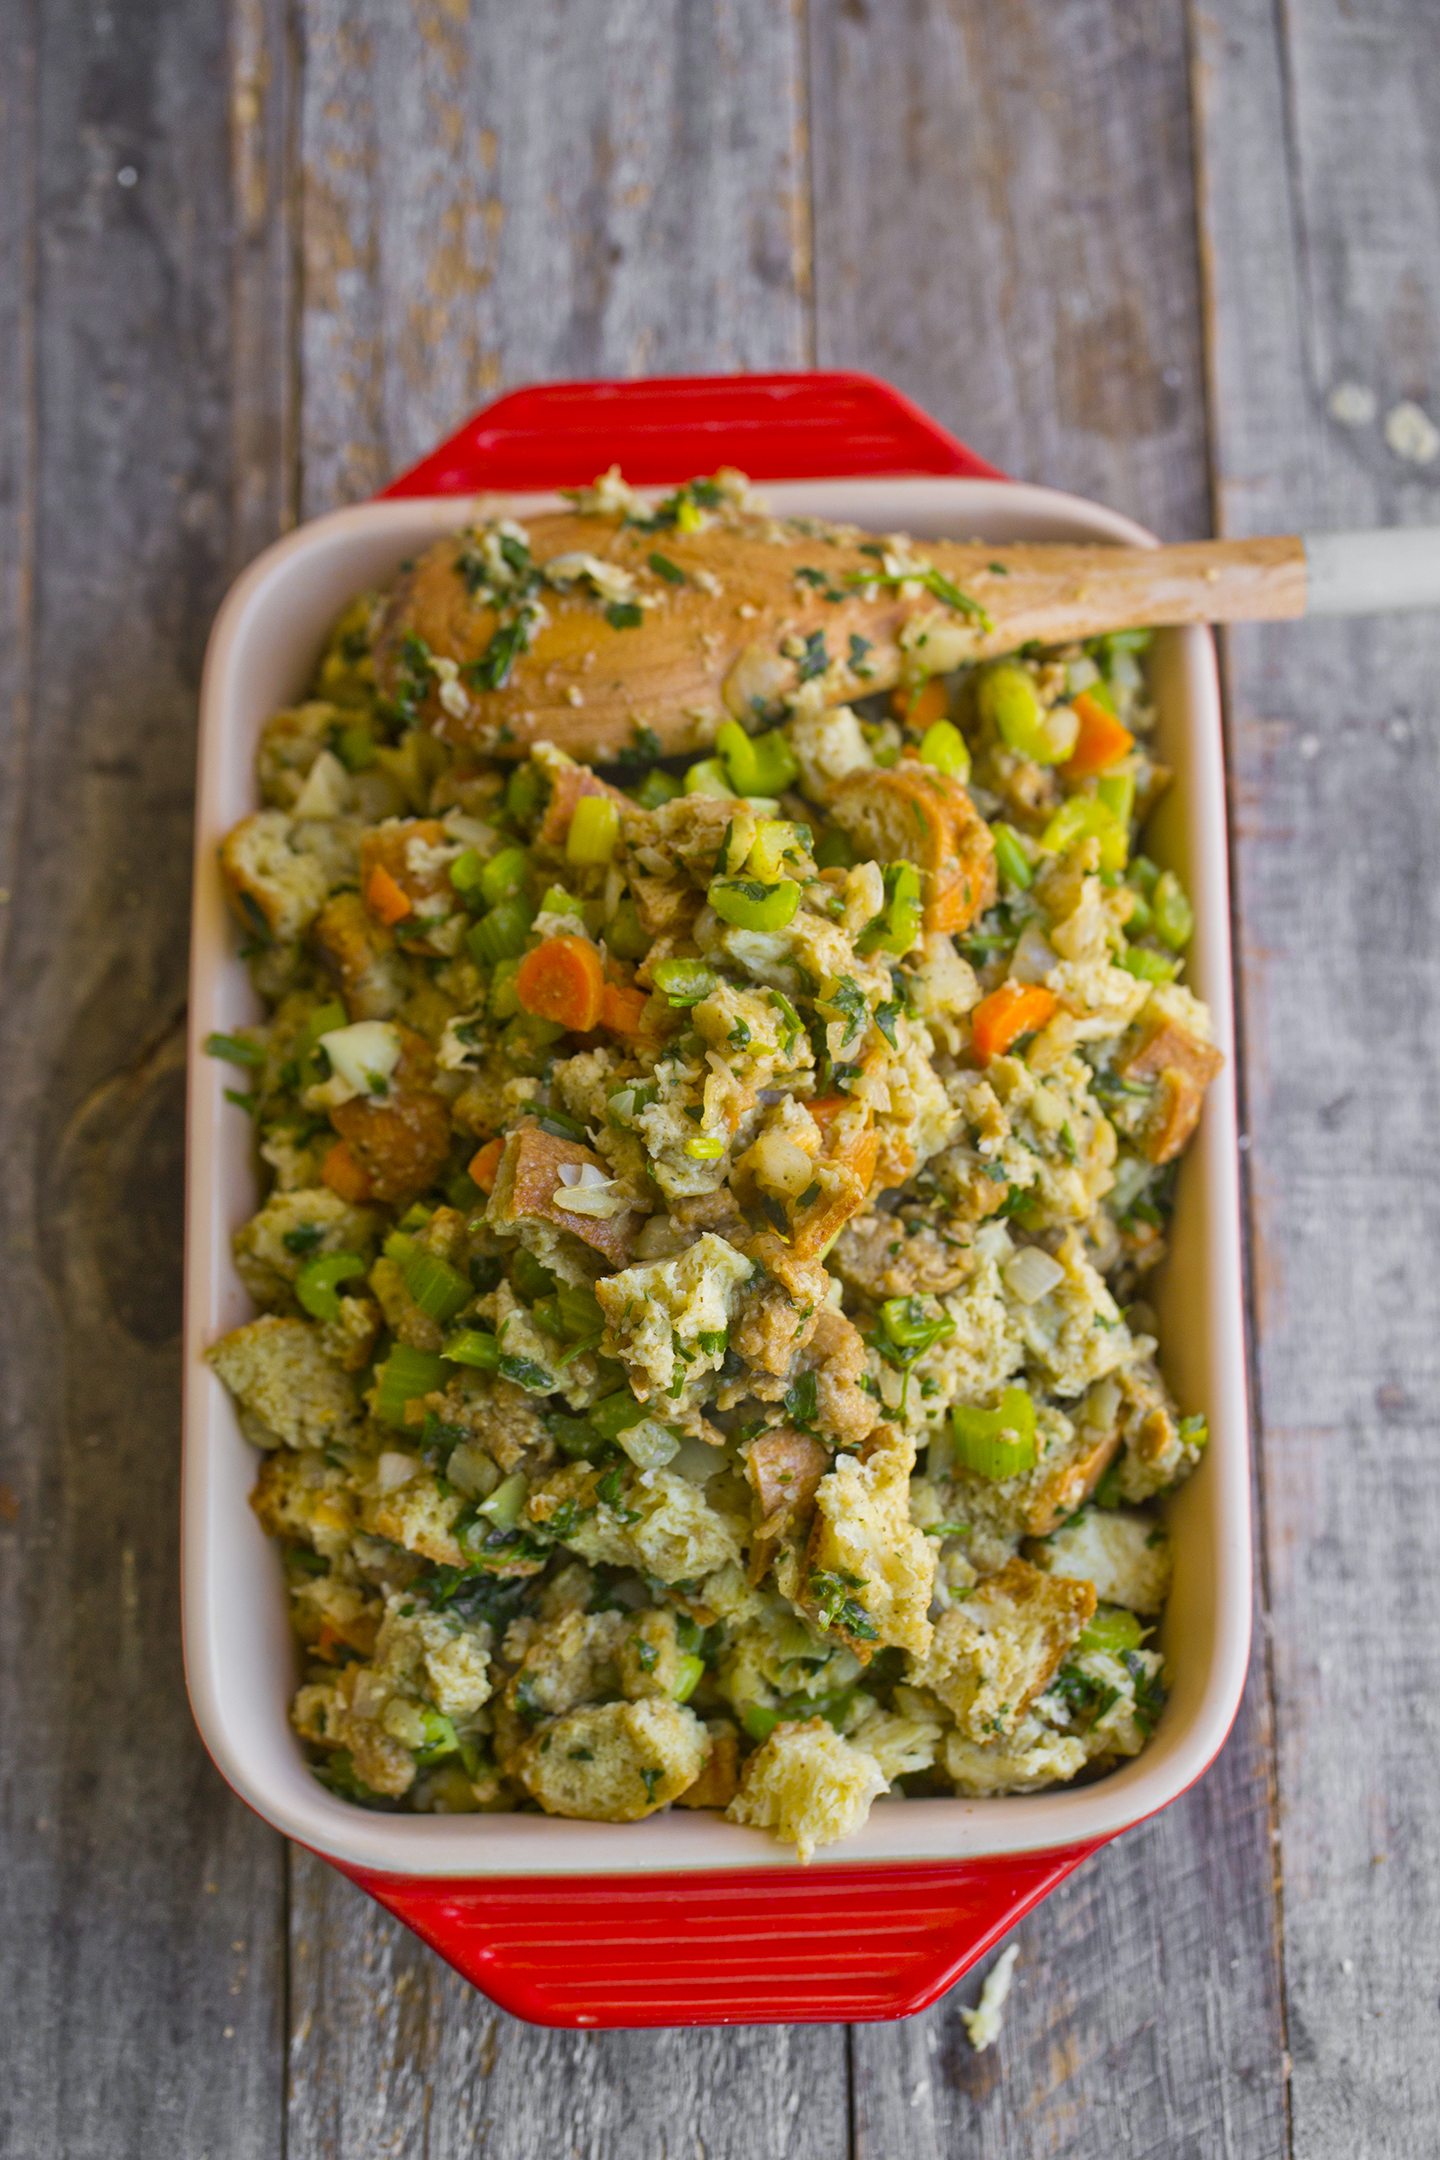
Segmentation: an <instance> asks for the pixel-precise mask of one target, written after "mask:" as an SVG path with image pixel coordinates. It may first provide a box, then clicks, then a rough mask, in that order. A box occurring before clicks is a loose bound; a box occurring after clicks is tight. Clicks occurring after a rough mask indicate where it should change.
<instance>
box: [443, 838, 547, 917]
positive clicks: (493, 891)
mask: <svg viewBox="0 0 1440 2160" xmlns="http://www.w3.org/2000/svg"><path fill="white" fill-rule="evenodd" d="M529 867H530V858H529V856H528V855H527V854H526V853H525V850H524V848H518V847H507V848H501V850H500V852H499V854H498V855H492V856H491V858H490V860H489V862H487V863H486V864H485V865H484V866H483V868H482V869H481V872H480V893H481V897H482V898H483V900H484V902H485V905H486V906H487V907H497V906H498V905H499V903H500V902H501V901H502V900H511V899H513V898H514V896H515V894H516V893H518V892H523V891H524V889H525V873H526V871H527V870H528V869H529ZM451 874H452V876H453V874H454V873H453V872H452V873H451Z"/></svg>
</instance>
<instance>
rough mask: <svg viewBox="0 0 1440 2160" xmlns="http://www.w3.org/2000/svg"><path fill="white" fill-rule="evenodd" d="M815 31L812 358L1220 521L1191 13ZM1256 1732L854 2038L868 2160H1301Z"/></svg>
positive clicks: (1249, 1697)
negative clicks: (994, 2012)
mask: <svg viewBox="0 0 1440 2160" xmlns="http://www.w3.org/2000/svg"><path fill="white" fill-rule="evenodd" d="M811 26H812V27H811V37H812V51H813V54H814V58H813V62H812V81H813V86H814V87H813V93H812V95H813V126H814V139H815V149H816V172H817V184H816V211H815V291H816V313H817V334H816V349H817V355H818V357H819V359H820V361H821V362H822V364H824V363H831V364H836V365H840V364H848V365H852V366H853V365H869V366H877V367H879V368H880V369H881V371H882V372H885V373H888V374H891V375H893V376H894V378H895V379H896V380H897V381H898V382H899V383H900V384H901V386H902V387H903V388H905V389H908V390H909V391H910V392H911V394H912V395H913V396H915V397H918V398H919V399H920V401H921V402H922V403H923V404H925V405H926V406H927V407H928V408H929V409H930V410H931V411H933V412H935V413H937V414H938V415H939V416H940V417H942V418H944V419H946V420H947V421H948V422H949V424H950V425H951V426H952V427H954V428H955V430H956V431H957V433H959V434H960V435H962V436H963V437H964V438H965V439H966V440H967V441H969V442H970V443H971V444H972V445H973V446H974V447H975V448H976V449H977V450H979V451H980V452H981V454H982V455H983V456H985V457H988V458H990V459H992V460H993V461H994V462H995V463H996V464H998V465H999V466H1001V467H1002V469H1003V470H1005V471H1007V472H1010V473H1013V474H1014V475H1015V476H1016V477H1017V478H1020V479H1032V480H1040V481H1044V482H1046V483H1047V484H1049V485H1051V486H1055V487H1062V488H1071V489H1074V490H1075V492H1077V493H1080V494H1096V495H1099V496H1100V497H1101V498H1102V499H1103V500H1105V501H1108V502H1111V503H1113V504H1114V505H1115V506H1116V507H1117V508H1120V509H1124V510H1127V511H1129V512H1130V513H1131V515H1132V516H1135V517H1138V518H1139V519H1140V520H1141V521H1142V522H1144V523H1145V524H1148V525H1150V526H1151V527H1153V528H1154V529H1156V530H1158V531H1159V532H1161V533H1163V534H1167V535H1173V536H1177V537H1179V536H1190V535H1194V534H1196V533H1200V532H1203V531H1204V530H1206V528H1207V525H1208V519H1209V511H1208V505H1207V502H1206V437H1205V413H1204V400H1203V395H1202V394H1201V380H1202V355H1201V348H1200V323H1201V309H1200V282H1199V264H1198V260H1197V254H1196V246H1195V225H1194V208H1195V206H1194V195H1193V185H1192V178H1191V163H1190V157H1189V148H1188V143H1189V118H1188V104H1187V98H1188V83H1187V69H1186V52H1185V23H1184V19H1183V13H1182V10H1181V7H1180V6H1179V5H1178V0H1177V4H1174V5H1169V6H1159V5H1156V6H1150V7H1147V8H1145V9H1135V8H1132V7H1129V6H1126V5H1124V4H1116V5H1109V4H1101V0H1087V4H1085V5H1083V6H1077V7H1068V8H1065V9H1057V10H1041V9H1034V8H1029V7H1021V8H1015V9H1005V10H984V11H980V10H975V9H971V8H957V7H946V6H944V5H941V4H940V0H911V4H909V5H907V6H905V7H904V8H903V9H895V10H891V9H883V8H880V7H865V6H855V5H849V4H847V0H818V4H815V5H812V10H811ZM958 206H963V212H962V211H961V210H960V209H959V208H958ZM907 295H909V296H912V299H911V301H908V302H907ZM1267 1732H1268V1717H1267V1706H1266V1700H1265V1685H1264V1673H1263V1667H1262V1666H1261V1664H1260V1663H1259V1662H1258V1661H1257V1663H1256V1665H1255V1668H1254V1670H1253V1671H1252V1675H1251V1684H1250V1687H1249V1688H1248V1690H1247V1693H1246V1698H1245V1704H1244V1707H1243V1708H1242V1711H1241V1714H1240V1719H1239V1721H1238V1724H1237V1727H1236V1730H1235V1733H1234V1734H1233V1736H1232V1738H1231V1741H1230V1743H1229V1745H1228V1746H1227V1748H1226V1749H1225V1751H1224V1753H1223V1755H1222V1757H1221V1759H1220V1761H1219V1763H1217V1765H1216V1766H1215V1768H1214V1769H1213V1770H1212V1771H1211V1773H1210V1775H1209V1777H1208V1778H1207V1779H1206V1780H1205V1782H1204V1783H1203V1784H1202V1785H1200V1786H1199V1787H1198V1788H1197V1789H1196V1790H1195V1791H1194V1792H1193V1793H1191V1794H1189V1795H1187V1797H1186V1798H1185V1799H1184V1800H1182V1801H1180V1802H1179V1803H1178V1804H1177V1805H1176V1806H1175V1807H1173V1808H1171V1809H1170V1810H1169V1811H1168V1812H1167V1813H1166V1814H1165V1815H1163V1816H1162V1817H1160V1819H1159V1820H1158V1821H1156V1822H1154V1823H1151V1824H1149V1825H1147V1826H1146V1827H1145V1828H1144V1829H1143V1830H1138V1831H1134V1832H1132V1833H1130V1834H1129V1835H1128V1836H1127V1837H1125V1838H1123V1839H1122V1840H1120V1841H1119V1843H1117V1844H1115V1845H1113V1846H1111V1847H1109V1848H1108V1849H1107V1850H1106V1851H1105V1852H1103V1853H1101V1854H1098V1855H1097V1856H1096V1857H1095V1858H1094V1859H1093V1860H1091V1861H1090V1862H1088V1863H1087V1865H1086V1866H1085V1867H1084V1868H1083V1869H1081V1870H1080V1872H1079V1873H1078V1874H1077V1875H1075V1876H1074V1877H1072V1878H1071V1880H1070V1881H1069V1882H1068V1883H1067V1884H1066V1885H1065V1886H1064V1888H1063V1890H1062V1891H1061V1892H1059V1893H1058V1894H1057V1895H1056V1896H1055V1897H1053V1898H1051V1899H1049V1900H1048V1901H1047V1903H1046V1904H1044V1905H1043V1906H1042V1907H1041V1908H1040V1909H1039V1911H1038V1912H1037V1913H1035V1914H1034V1915H1033V1916H1032V1917H1031V1918H1030V1919H1029V1920H1028V1921H1026V1922H1025V1923H1024V1924H1023V1926H1022V1928H1021V1931H1020V1939H1021V1943H1022V1949H1021V1958H1020V1963H1019V1966H1018V1969H1017V1980H1016V1987H1015V1991H1014V1993H1013V1995H1012V1997H1011V2002H1010V2007H1009V2010H1008V2012H1007V2017H1006V2026H1005V2031H1004V2034H1003V2037H1002V2040H1001V2042H1000V2044H999V2046H998V2047H997V2048H996V2049H995V2050H994V2051H993V2052H992V2053H989V2054H986V2055H984V2056H981V2057H976V2056H975V2055H974V2054H973V2053H972V2051H971V2050H970V2047H969V2044H968V2042H967V2041H966V2039H965V2036H964V2033H963V2029H962V2028H961V2025H960V2021H959V2006H960V2004H961V2003H962V2002H965V2003H968V2002H972V2001H973V2000H974V1997H975V1993H976V1989H977V1981H976V1979H971V1980H970V1981H969V1982H965V1983H962V1984H961V1986H960V1987H959V1988H957V1989H956V1990H955V1991H954V1992H953V1994H952V1995H951V1996H950V1997H948V1998H947V1999H946V2000H945V2001H944V2002H942V2003H941V2004H940V2005H938V2006H937V2007H936V2009H934V2010H933V2011H931V2012H930V2013H929V2014H928V2015H927V2016H926V2017H924V2018H920V2019H916V2020H912V2021H909V2022H907V2023H906V2024H905V2025H901V2026H893V2027H883V2026H876V2027H871V2028H866V2029H862V2030H859V2031H857V2033H856V2038H855V2070H856V2117H855V2119H856V2133H857V2141H856V2151H857V2154H859V2155H862V2156H864V2160H881V2156H882V2155H886V2154H889V2153H895V2152H899V2151H902V2150H903V2151H905V2152H907V2153H913V2154H915V2155H917V2156H921V2155H923V2156H925V2160H929V2156H930V2155H931V2154H934V2155H937V2156H938V2155H940V2154H942V2153H943V2154H948V2153H952V2152H956V2151H965V2152H967V2153H968V2152H971V2151H973V2152H975V2153H977V2154H980V2153H983V2154H985V2155H987V2156H989V2155H996V2156H999V2155H1002V2154H1003V2155H1006V2156H1015V2160H1019V2156H1022V2155H1024V2156H1029V2155H1032V2154H1039V2153H1050V2152H1063V2151H1069V2150H1087V2151H1088V2150H1095V2151H1097V2152H1098V2151H1105V2150H1110V2149H1121V2148H1123V2150H1124V2151H1125V2152H1126V2153H1129V2154H1134V2155H1135V2156H1137V2160H1138V2156H1140V2155H1141V2154H1145V2155H1155V2156H1156V2160H1159V2156H1162V2155H1164V2156H1166V2160H1168V2156H1170V2155H1173V2154H1175V2153H1178V2152H1181V2151H1190V2150H1193V2151H1196V2152H1205V2153H1209V2152H1226V2151H1234V2152H1235V2153H1237V2154H1244V2155H1246V2156H1247V2160H1260V2156H1262V2155H1269V2154H1274V2153H1279V2152H1281V2151H1283V2150H1284V2143H1285V2106H1284V2084H1283V2077H1282V2074H1281V2072H1282V2056H1283V2046H1284V2043H1283V2038H1282V2034H1281V2030H1280V2018H1279V2006H1278V1987H1277V1974H1276V1953H1275V1910H1274V1901H1273V1895H1272V1875H1273V1867H1272V1844H1271V1830H1272V1818H1271V1809H1270V1794H1269V1789H1268V1781H1267V1779H1266V1776H1265V1770H1264V1766H1265V1760H1266V1738H1267ZM1082 2124H1083V2125H1084V2130H1083V2139H1084V2142H1083V2144H1082V2143H1079V2142H1077V2141H1078V2140H1080V2139H1081V2137H1082V2132H1081V2129H1080V2126H1081V2125H1082Z"/></svg>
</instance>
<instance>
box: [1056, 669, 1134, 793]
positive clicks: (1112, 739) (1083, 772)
mask: <svg viewBox="0 0 1440 2160" xmlns="http://www.w3.org/2000/svg"><path fill="white" fill-rule="evenodd" d="M1075 711H1076V714H1077V715H1078V717H1079V721H1080V733H1079V734H1078V735H1077V736H1076V738H1075V748H1074V749H1073V750H1072V751H1071V753H1070V755H1069V757H1068V758H1067V759H1066V761H1065V763H1064V764H1063V765H1062V766H1061V768H1060V770H1061V772H1062V773H1063V774H1064V775H1065V778H1066V779H1067V780H1088V779H1089V778H1090V776H1091V774H1092V773H1100V772H1104V771H1105V770H1106V768H1107V767H1108V766H1111V765H1114V764H1117V763H1118V762H1119V760H1120V759H1121V758H1122V757H1124V755H1125V753H1126V751H1127V750H1129V749H1131V748H1133V746H1134V742H1135V737H1134V736H1133V735H1132V734H1131V733H1130V730H1129V728H1127V727H1121V725H1120V722H1119V721H1118V720H1117V719H1116V718H1115V715H1114V713H1111V712H1106V710H1105V707H1104V706H1103V705H1102V704H1101V703H1100V700H1099V699H1098V698H1093V697H1091V695H1090V693H1089V691H1088V690H1082V691H1081V692H1080V695H1079V696H1078V697H1077V698H1076V700H1075Z"/></svg>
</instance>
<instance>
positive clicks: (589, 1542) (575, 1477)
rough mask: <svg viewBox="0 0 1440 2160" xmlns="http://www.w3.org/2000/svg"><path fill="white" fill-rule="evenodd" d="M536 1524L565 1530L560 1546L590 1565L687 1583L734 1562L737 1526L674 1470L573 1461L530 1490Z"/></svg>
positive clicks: (737, 1544)
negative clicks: (596, 1467) (604, 1466)
mask: <svg viewBox="0 0 1440 2160" xmlns="http://www.w3.org/2000/svg"><path fill="white" fill-rule="evenodd" d="M528 1513H529V1515H530V1518H531V1520H532V1521H534V1522H538V1523H544V1524H547V1525H548V1524H552V1523H553V1522H554V1521H555V1519H556V1517H557V1515H558V1516H559V1517H560V1519H561V1521H563V1522H564V1523H565V1524H566V1525H567V1529H566V1543H567V1544H568V1545H569V1546H570V1547H571V1549H572V1550H573V1551H575V1552H578V1553H579V1554H580V1555H581V1556H582V1558H584V1559H586V1560H588V1561H590V1563H591V1564H592V1566H599V1565H600V1564H601V1563H602V1562H603V1563H607V1564H609V1565H610V1566H612V1567H634V1568H640V1569H643V1570H644V1571H645V1572H646V1573H647V1574H651V1575H658V1576H659V1578H660V1580H661V1581H662V1582H673V1583H678V1582H689V1581H691V1580H693V1579H694V1578H695V1577H696V1576H700V1575H708V1574H709V1572H710V1571H711V1569H712V1568H718V1567H723V1566H724V1565H725V1563H726V1562H727V1561H729V1560H738V1559H739V1557H740V1538H739V1535H738V1531H737V1525H736V1524H735V1523H734V1522H733V1521H732V1520H731V1519H730V1518H729V1517H727V1516H724V1515H721V1514H719V1513H718V1512H717V1511H716V1509H714V1508H713V1507H712V1506H711V1505H710V1503H709V1501H708V1500H707V1499H706V1498H705V1495H704V1494H703V1493H702V1492H701V1490H700V1489H699V1487H698V1486H697V1485H694V1484H692V1483H691V1481H690V1480H689V1479H688V1478H686V1477H682V1476H681V1475H680V1474H679V1472H678V1471H674V1470H666V1469H657V1470H635V1469H633V1468H630V1467H628V1466H627V1467H626V1468H624V1469H622V1468H620V1467H619V1466H618V1465H617V1466H615V1467H614V1468H612V1469H610V1470H608V1471H599V1470H593V1469H591V1468H590V1467H589V1466H588V1465H587V1464H584V1463H574V1464H572V1465H571V1466H570V1468H569V1469H567V1470H559V1471H556V1472H555V1473H554V1474H553V1475H552V1476H550V1477H548V1478H544V1479H542V1480H540V1481H539V1482H538V1483H537V1484H536V1485H534V1486H532V1488H531V1492H530V1499H529V1507H528Z"/></svg>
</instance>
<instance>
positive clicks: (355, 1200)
mask: <svg viewBox="0 0 1440 2160" xmlns="http://www.w3.org/2000/svg"><path fill="white" fill-rule="evenodd" d="M320 1176H321V1178H322V1180H323V1181H324V1183H325V1184H327V1185H328V1186H329V1188H330V1190H331V1192H333V1193H338V1194H339V1196H340V1198H341V1199H342V1200H344V1201H347V1202H348V1203H349V1205H350V1206H351V1207H359V1205H360V1203H361V1202H362V1201H363V1200H368V1199H369V1198H370V1180H369V1178H368V1177H367V1176H366V1174H365V1171H364V1170H363V1169H362V1168H361V1166H360V1164H359V1163H358V1162H356V1160H355V1157H354V1156H353V1155H352V1154H351V1152H350V1147H349V1143H348V1142H347V1141H344V1140H337V1141H336V1142H335V1145H334V1147H332V1148H331V1150H330V1152H329V1154H328V1155H327V1156H326V1157H325V1160H324V1162H323V1163H322V1164H321V1166H320Z"/></svg>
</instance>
